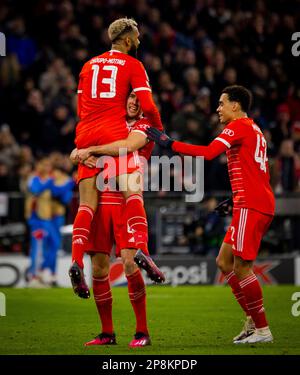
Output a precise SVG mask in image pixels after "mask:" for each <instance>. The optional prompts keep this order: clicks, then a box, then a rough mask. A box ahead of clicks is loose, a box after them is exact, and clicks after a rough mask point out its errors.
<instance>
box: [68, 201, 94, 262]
mask: <svg viewBox="0 0 300 375" xmlns="http://www.w3.org/2000/svg"><path fill="white" fill-rule="evenodd" d="M93 217H94V210H93V209H92V208H91V207H89V206H87V205H85V204H81V205H80V206H79V208H78V212H77V215H76V218H75V221H74V224H73V237H72V261H76V263H77V264H78V265H79V267H81V268H83V255H84V252H85V251H86V250H87V245H88V240H89V234H90V229H91V223H92V220H93Z"/></svg>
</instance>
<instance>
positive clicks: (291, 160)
mask: <svg viewBox="0 0 300 375" xmlns="http://www.w3.org/2000/svg"><path fill="white" fill-rule="evenodd" d="M275 171H276V173H277V183H276V185H275V192H277V193H281V192H282V191H300V158H299V155H298V154H297V153H296V152H295V150H294V142H293V141H292V140H291V139H285V140H284V141H283V142H282V143H281V146H280V151H279V156H278V157H277V160H276V168H275Z"/></svg>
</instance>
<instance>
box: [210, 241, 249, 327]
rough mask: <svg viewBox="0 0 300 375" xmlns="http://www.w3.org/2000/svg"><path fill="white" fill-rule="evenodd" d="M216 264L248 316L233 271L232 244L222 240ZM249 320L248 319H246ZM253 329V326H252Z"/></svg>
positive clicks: (247, 315)
mask: <svg viewBox="0 0 300 375" xmlns="http://www.w3.org/2000/svg"><path fill="white" fill-rule="evenodd" d="M226 238H227V236H225V240H226ZM216 262H217V266H218V268H219V269H220V270H221V272H222V273H223V275H224V276H225V278H226V280H227V283H228V284H229V285H230V286H231V289H232V293H233V295H234V297H235V299H236V300H237V302H238V303H239V304H240V306H241V308H242V309H243V310H244V312H245V314H246V317H250V314H249V311H248V309H247V306H246V301H245V297H244V294H243V291H242V289H241V287H240V284H239V279H238V278H237V276H236V275H235V273H234V271H233V267H234V256H233V254H232V245H231V244H230V243H227V242H223V243H222V246H221V249H220V252H219V255H218V256H217V259H216ZM248 320H249V319H248ZM252 331H253V328H252Z"/></svg>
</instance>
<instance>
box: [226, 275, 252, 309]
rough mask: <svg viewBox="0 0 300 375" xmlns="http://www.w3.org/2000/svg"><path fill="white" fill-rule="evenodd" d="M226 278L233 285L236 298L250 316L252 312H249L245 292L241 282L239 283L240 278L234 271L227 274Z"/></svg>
mask: <svg viewBox="0 0 300 375" xmlns="http://www.w3.org/2000/svg"><path fill="white" fill-rule="evenodd" d="M225 278H226V280H227V283H228V284H229V285H230V286H231V289H232V293H233V294H234V296H235V299H236V300H237V301H238V303H239V304H240V306H241V308H242V309H243V310H244V311H245V313H246V315H247V316H250V313H249V311H248V309H247V305H246V299H245V296H244V293H243V291H242V289H241V287H240V283H239V280H238V278H237V277H236V274H235V273H234V272H233V271H231V272H229V273H227V274H225Z"/></svg>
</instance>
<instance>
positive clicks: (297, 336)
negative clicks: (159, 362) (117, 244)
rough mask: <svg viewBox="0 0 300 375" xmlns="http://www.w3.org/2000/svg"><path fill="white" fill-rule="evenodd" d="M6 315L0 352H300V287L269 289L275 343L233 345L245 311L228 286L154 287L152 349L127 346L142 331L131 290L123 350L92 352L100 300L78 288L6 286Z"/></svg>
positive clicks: (116, 314) (122, 320)
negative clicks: (298, 307) (294, 310)
mask: <svg viewBox="0 0 300 375" xmlns="http://www.w3.org/2000/svg"><path fill="white" fill-rule="evenodd" d="M0 291H1V292H3V293H5V295H6V307H7V309H6V314H7V316H5V317H0V354H97V355H99V354H106V355H107V354H112V355H113V354H300V330H299V327H300V317H298V318H297V317H293V316H292V314H291V307H292V303H293V302H292V301H291V296H292V294H293V293H294V292H295V291H299V287H298V288H297V287H294V286H266V287H264V296H265V307H266V311H267V314H268V319H269V323H270V327H271V329H272V332H273V336H274V338H275V341H274V343H272V344H270V343H268V344H259V345H255V346H254V345H252V346H244V345H242V346H238V345H233V344H232V337H233V336H235V335H236V334H237V333H239V332H240V330H241V326H242V322H241V321H242V319H243V314H242V313H241V311H240V309H239V308H238V305H237V303H236V301H235V300H234V299H233V297H232V295H231V291H230V289H229V287H222V286H219V287H216V286H208V287H207V286H180V287H169V286H151V287H148V288H147V296H148V321H149V330H150V333H151V338H152V346H149V347H145V348H136V349H130V348H128V343H129V341H130V340H131V338H132V336H133V334H134V331H135V322H134V316H133V311H132V309H131V305H130V302H129V299H128V295H127V288H125V287H119V288H113V298H114V301H113V303H114V305H113V318H114V324H115V331H116V334H117V342H118V345H115V346H104V347H99V346H98V347H88V348H85V347H84V346H83V343H84V342H86V341H89V340H90V339H92V338H93V337H94V336H96V335H97V334H98V333H99V331H100V327H99V322H98V316H97V313H96V307H95V305H94V301H93V299H92V298H91V299H90V300H82V299H79V298H78V297H76V296H75V295H73V292H72V290H71V289H43V290H41V289H1V290H0Z"/></svg>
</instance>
